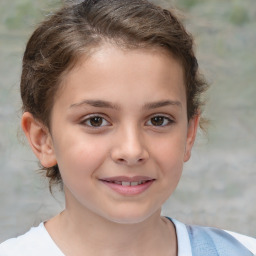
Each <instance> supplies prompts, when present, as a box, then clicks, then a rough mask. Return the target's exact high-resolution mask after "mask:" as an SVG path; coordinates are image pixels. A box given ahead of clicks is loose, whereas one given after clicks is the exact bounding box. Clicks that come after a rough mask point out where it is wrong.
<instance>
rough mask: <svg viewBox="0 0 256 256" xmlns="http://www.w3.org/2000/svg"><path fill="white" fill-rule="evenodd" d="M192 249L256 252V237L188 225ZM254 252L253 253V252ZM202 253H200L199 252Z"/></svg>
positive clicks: (241, 252) (226, 252)
mask: <svg viewBox="0 0 256 256" xmlns="http://www.w3.org/2000/svg"><path fill="white" fill-rule="evenodd" d="M187 230H188V233H189V237H190V242H191V246H192V250H193V251H194V252H196V253H195V255H197V254H198V252H199V251H202V250H203V251H205V250H214V251H216V253H217V255H234V256H236V255H237V256H239V255H244V256H247V255H248V256H251V255H253V254H256V239H254V238H251V237H248V236H244V235H241V234H238V233H234V232H229V231H224V230H221V229H217V228H211V227H201V226H190V225H187ZM252 253H253V254H252ZM198 255H200V254H198Z"/></svg>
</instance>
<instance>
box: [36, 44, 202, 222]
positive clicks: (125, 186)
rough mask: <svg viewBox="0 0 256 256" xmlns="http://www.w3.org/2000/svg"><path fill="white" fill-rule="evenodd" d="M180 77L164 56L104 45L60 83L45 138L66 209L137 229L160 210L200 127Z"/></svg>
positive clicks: (177, 65) (175, 64) (174, 64)
mask: <svg viewBox="0 0 256 256" xmlns="http://www.w3.org/2000/svg"><path fill="white" fill-rule="evenodd" d="M183 77H184V75H183V68H182V66H181V65H180V63H179V62H178V61H177V60H175V59H174V58H172V57H171V56H170V54H167V53H166V52H164V51H160V50H158V49H155V50H154V49H151V50H141V49H140V50H126V51H124V50H121V49H119V48H116V47H114V46H110V45H104V46H103V47H101V48H100V49H98V50H97V51H96V52H95V53H94V54H93V55H92V56H91V57H90V58H87V59H84V60H82V61H81V62H80V64H79V65H77V67H76V68H75V69H73V70H72V71H70V72H69V73H68V74H67V75H66V76H65V77H64V78H63V83H62V86H61V88H60V90H59V92H58V94H57V95H56V100H55V104H54V107H53V110H52V117H51V135H49V136H50V141H51V147H52V149H53V151H52V156H51V157H54V158H56V161H57V163H58V166H59V169H60V172H61V176H62V179H63V183H64V190H65V195H66V201H67V202H66V203H67V204H66V205H67V209H69V208H70V209H72V210H73V211H76V210H77V211H80V212H81V211H85V212H90V214H96V215H98V216H101V217H103V218H106V219H108V220H111V221H114V222H118V223H136V222H140V221H143V220H145V219H146V218H148V217H149V216H151V215H152V214H153V213H155V212H156V211H158V210H159V209H160V208H161V205H162V204H163V203H164V202H165V200H166V199H167V198H168V197H169V196H170V195H171V194H172V192H173V191H174V189H175V188H176V186H177V184H178V182H179V179H180V176H181V173H182V167H183V162H184V161H187V160H188V159H189V157H190V150H191V147H192V144H193V142H194V137H195V133H196V128H197V124H198V117H196V118H194V119H192V120H190V122H189V123H188V121H187V112H186V94H185V86H184V79H183ZM41 159H43V160H41V161H44V159H47V156H46V157H44V158H41ZM42 164H44V163H43V162H42Z"/></svg>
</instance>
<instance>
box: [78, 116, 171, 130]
mask: <svg viewBox="0 0 256 256" xmlns="http://www.w3.org/2000/svg"><path fill="white" fill-rule="evenodd" d="M154 118H160V119H162V121H163V124H160V125H154V124H152V121H153V119H154ZM93 119H95V120H94V121H96V122H97V121H99V119H100V121H101V123H100V124H99V126H94V125H92V123H91V122H92V120H93ZM96 119H98V120H96ZM88 122H90V124H88ZM149 122H151V124H148V123H149ZM172 123H174V121H173V120H172V119H171V118H169V117H166V116H164V115H155V116H152V117H150V119H149V120H148V121H147V122H146V126H153V127H166V126H169V125H171V124H172ZM81 124H83V125H86V126H88V127H90V128H94V129H99V128H101V127H105V126H110V125H111V124H110V122H108V121H107V120H106V118H104V117H102V116H101V115H91V116H88V117H87V118H86V119H84V120H83V121H82V122H81ZM102 124H103V125H102Z"/></svg>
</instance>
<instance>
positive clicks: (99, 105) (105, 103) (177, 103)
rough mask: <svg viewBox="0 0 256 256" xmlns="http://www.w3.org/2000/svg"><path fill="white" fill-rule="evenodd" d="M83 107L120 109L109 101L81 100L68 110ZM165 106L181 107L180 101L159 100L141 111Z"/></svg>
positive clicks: (148, 104)
mask: <svg viewBox="0 0 256 256" xmlns="http://www.w3.org/2000/svg"><path fill="white" fill-rule="evenodd" d="M83 105H90V106H92V107H97V108H110V109H116V110H118V109H120V107H119V106H118V105H116V104H113V103H111V102H109V101H105V100H83V101H81V102H78V103H74V104H71V105H70V108H73V107H82V106H83ZM165 106H178V107H182V104H181V102H180V101H174V100H161V101H156V102H149V103H146V104H145V105H144V106H143V107H142V109H146V110H150V109H155V108H160V107H165Z"/></svg>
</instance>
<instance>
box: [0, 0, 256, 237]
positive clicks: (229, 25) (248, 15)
mask: <svg viewBox="0 0 256 256" xmlns="http://www.w3.org/2000/svg"><path fill="white" fill-rule="evenodd" d="M155 2H157V1H155ZM158 2H161V4H162V5H165V6H170V3H171V4H173V5H174V6H178V7H179V8H180V9H181V10H182V11H183V12H184V13H185V16H186V19H185V23H186V26H187V28H188V30H189V31H191V32H192V33H193V34H194V35H195V41H196V46H197V55H198V59H199V64H200V66H201V69H202V71H203V73H204V74H205V76H206V77H207V79H208V81H209V82H210V83H211V88H210V90H209V91H208V94H207V105H206V108H205V112H204V114H205V116H206V117H207V118H209V119H210V120H211V123H210V126H209V129H208V133H207V135H204V134H202V132H201V133H199V135H198V140H197V143H196V145H195V148H194V151H193V155H192V159H191V160H190V161H189V162H188V163H187V164H186V165H185V168H184V174H183V177H182V180H181V182H180V184H179V186H178V188H177V190H176V192H175V193H174V195H173V196H172V197H171V198H170V199H169V200H168V202H167V203H166V204H165V206H164V209H163V214H165V215H169V216H172V217H175V218H177V219H178V220H181V221H185V222H187V223H196V224H201V225H209V226H216V227H221V228H225V229H229V230H233V231H238V232H241V233H244V234H248V235H251V236H256V214H255V212H256V187H255V182H256V145H255V144H256V131H255V126H256V115H255V113H254V111H255V110H256V100H255V98H256V84H255V83H256V82H255V81H256V3H255V0H243V1H242V0H240V1H239V0H208V1H203V0H201V1H199V0H176V1H172V2H171V1H158ZM57 5H58V3H57V2H56V1H50V0H47V1H46V0H45V1H40V0H12V1H9V0H8V1H7V0H0V21H1V22H0V160H1V168H0V242H1V241H3V240H5V239H7V238H9V237H13V236H17V235H19V234H22V233H24V232H25V231H26V230H28V229H29V227H31V226H32V225H37V224H38V223H39V222H40V221H42V220H45V219H47V218H49V217H50V216H53V215H54V214H56V213H57V212H58V211H60V210H61V209H62V208H63V206H64V204H63V196H62V194H61V193H58V192H56V193H55V197H53V196H51V195H50V193H49V191H48V184H47V180H45V179H44V178H43V176H42V174H40V173H39V172H38V171H36V170H37V168H38V167H37V161H36V159H35V157H34V156H33V154H32V152H31V151H30V149H29V147H28V145H27V144H26V143H22V141H23V140H24V137H23V135H22V134H21V133H20V130H19V128H18V127H19V122H20V115H21V113H20V111H19V108H20V98H19V76H20V70H21V68H20V67H21V58H22V52H23V51H24V47H25V42H26V40H27V39H28V36H29V34H30V33H31V32H32V30H33V28H34V26H35V24H36V23H37V22H38V21H40V20H41V19H42V18H43V16H44V15H46V14H47V13H48V12H49V11H50V10H53V9H54V8H55V7H56V6H57ZM17 134H18V135H17Z"/></svg>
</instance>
